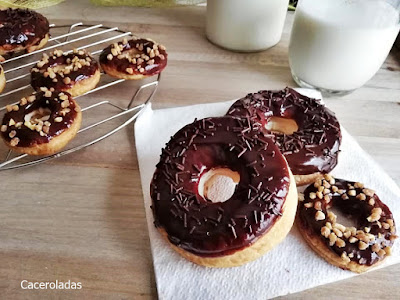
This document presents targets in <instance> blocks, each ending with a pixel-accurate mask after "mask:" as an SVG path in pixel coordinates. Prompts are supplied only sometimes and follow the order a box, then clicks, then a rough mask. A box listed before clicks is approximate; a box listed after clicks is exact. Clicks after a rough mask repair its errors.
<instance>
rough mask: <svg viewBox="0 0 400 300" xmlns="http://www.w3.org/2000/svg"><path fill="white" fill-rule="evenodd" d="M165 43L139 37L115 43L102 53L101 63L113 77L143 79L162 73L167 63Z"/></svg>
mask: <svg viewBox="0 0 400 300" xmlns="http://www.w3.org/2000/svg"><path fill="white" fill-rule="evenodd" d="M167 57H168V55H167V52H166V49H165V47H164V46H163V45H161V44H158V43H156V42H154V41H152V40H150V39H144V38H137V39H131V40H129V41H128V40H127V39H124V40H123V41H122V42H118V43H114V44H112V45H110V46H108V47H107V48H105V49H104V50H103V51H102V52H101V54H100V58H99V60H100V65H101V67H102V68H103V70H104V72H106V73H107V74H108V75H110V76H112V77H117V78H124V79H134V80H135V79H142V78H144V77H148V76H153V75H156V74H158V73H160V72H161V71H162V70H163V69H164V68H165V66H166V65H167Z"/></svg>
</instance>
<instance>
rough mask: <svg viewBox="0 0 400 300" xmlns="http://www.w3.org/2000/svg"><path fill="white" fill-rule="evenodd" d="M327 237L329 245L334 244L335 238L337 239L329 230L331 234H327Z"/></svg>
mask: <svg viewBox="0 0 400 300" xmlns="http://www.w3.org/2000/svg"><path fill="white" fill-rule="evenodd" d="M328 238H329V245H330V246H333V245H335V243H336V240H337V236H336V234H334V233H333V232H331V234H330V235H329V237H328Z"/></svg>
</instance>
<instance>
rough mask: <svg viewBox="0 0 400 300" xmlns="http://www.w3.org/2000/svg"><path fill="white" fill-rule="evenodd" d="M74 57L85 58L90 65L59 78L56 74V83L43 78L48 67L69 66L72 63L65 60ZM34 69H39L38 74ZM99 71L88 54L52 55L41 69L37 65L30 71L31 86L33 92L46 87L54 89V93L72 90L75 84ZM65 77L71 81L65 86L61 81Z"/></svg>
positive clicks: (96, 64) (48, 78) (97, 65)
mask: <svg viewBox="0 0 400 300" xmlns="http://www.w3.org/2000/svg"><path fill="white" fill-rule="evenodd" d="M74 57H77V58H78V59H86V58H87V57H90V58H91V61H90V65H89V66H82V67H81V68H79V69H78V70H76V71H73V70H72V71H71V72H70V73H69V74H64V75H63V76H61V75H60V74H59V73H56V77H55V78H56V79H57V82H53V79H52V78H50V77H49V76H47V77H45V76H44V72H46V70H47V68H48V67H52V68H53V67H55V66H61V65H63V66H66V65H71V64H72V63H69V64H68V63H67V60H68V59H70V60H71V61H72V59H73V58H74ZM34 69H39V72H34V71H33V70H34ZM98 70H99V64H98V63H97V61H96V60H95V59H94V58H92V56H91V55H90V54H88V53H84V54H78V53H73V52H71V53H68V54H66V53H64V54H63V55H61V56H59V57H57V56H55V55H52V56H50V57H49V62H48V63H46V64H45V65H43V67H41V68H39V67H37V65H36V66H35V67H34V68H32V70H31V85H32V87H33V88H34V89H35V90H39V89H40V88H41V87H47V88H49V89H50V88H54V89H55V90H56V91H66V90H68V89H70V88H72V87H73V86H74V85H75V84H76V83H78V82H80V81H82V80H84V79H88V78H90V77H92V76H93V75H94V74H95V73H96V71H98ZM65 77H69V78H70V79H71V82H70V83H68V84H66V83H65V82H64V81H63V79H64V78H65Z"/></svg>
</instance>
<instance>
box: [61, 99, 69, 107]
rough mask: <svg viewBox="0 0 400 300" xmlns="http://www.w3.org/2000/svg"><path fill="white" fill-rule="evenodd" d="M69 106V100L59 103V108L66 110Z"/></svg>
mask: <svg viewBox="0 0 400 300" xmlns="http://www.w3.org/2000/svg"><path fill="white" fill-rule="evenodd" d="M68 106H69V100H64V101H63V102H61V107H62V108H66V107H68Z"/></svg>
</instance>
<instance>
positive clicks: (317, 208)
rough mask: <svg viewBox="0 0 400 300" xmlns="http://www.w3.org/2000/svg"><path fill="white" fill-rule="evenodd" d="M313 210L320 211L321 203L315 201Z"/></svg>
mask: <svg viewBox="0 0 400 300" xmlns="http://www.w3.org/2000/svg"><path fill="white" fill-rule="evenodd" d="M314 208H315V209H316V210H322V205H321V202H320V201H316V202H315V203H314Z"/></svg>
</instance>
